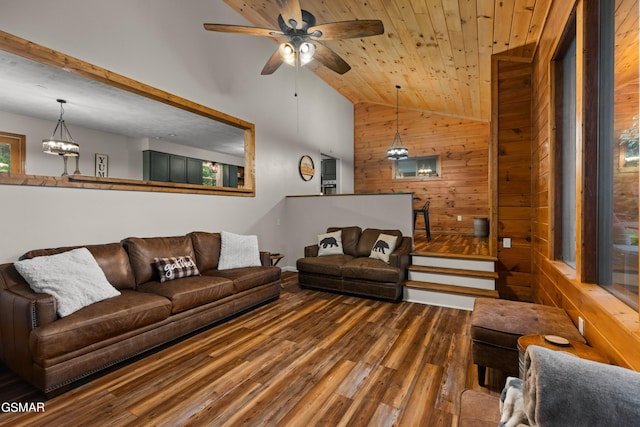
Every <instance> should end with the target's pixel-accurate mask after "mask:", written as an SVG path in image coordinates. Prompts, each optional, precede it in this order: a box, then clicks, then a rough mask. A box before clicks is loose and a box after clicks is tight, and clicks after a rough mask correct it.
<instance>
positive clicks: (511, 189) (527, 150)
mask: <svg viewBox="0 0 640 427" xmlns="http://www.w3.org/2000/svg"><path fill="white" fill-rule="evenodd" d="M492 67H493V72H492V74H493V85H492V90H493V91H494V95H493V99H494V100H496V102H495V105H494V106H493V108H494V111H493V113H492V115H493V119H492V120H493V124H492V138H493V139H494V141H492V144H496V145H497V147H494V146H492V149H493V150H495V151H496V152H495V154H494V158H495V159H496V162H497V164H496V165H494V166H492V167H495V168H496V178H495V180H496V181H497V188H498V192H497V195H496V196H494V197H493V203H495V204H496V206H497V209H496V211H497V218H494V221H495V222H496V223H497V227H496V228H497V229H496V230H495V233H493V234H492V237H494V236H495V237H497V243H498V245H497V249H498V273H499V275H500V278H499V279H498V282H497V288H498V292H499V293H500V297H501V298H508V299H515V300H520V301H532V291H531V218H532V210H531V206H532V204H531V64H530V63H529V61H524V60H520V61H518V59H517V58H512V57H506V58H504V59H500V58H496V57H494V59H493V63H492ZM505 237H508V238H510V239H511V248H504V246H503V244H502V242H503V239H504V238H505Z"/></svg>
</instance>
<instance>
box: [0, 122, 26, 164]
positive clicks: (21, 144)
mask: <svg viewBox="0 0 640 427" xmlns="http://www.w3.org/2000/svg"><path fill="white" fill-rule="evenodd" d="M25 141H26V138H25V136H24V135H17V134H14V133H6V132H0V172H10V173H24V157H25Z"/></svg>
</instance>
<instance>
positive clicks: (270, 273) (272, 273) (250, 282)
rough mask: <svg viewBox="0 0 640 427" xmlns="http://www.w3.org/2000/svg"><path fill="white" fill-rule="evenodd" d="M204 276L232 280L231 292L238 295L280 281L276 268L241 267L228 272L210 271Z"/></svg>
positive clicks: (280, 272)
mask: <svg viewBox="0 0 640 427" xmlns="http://www.w3.org/2000/svg"><path fill="white" fill-rule="evenodd" d="M206 274H207V275H211V276H218V277H224V278H227V279H229V280H233V290H234V292H236V293H238V292H242V291H246V290H247V289H251V288H255V287H257V286H261V285H264V284H267V283H272V282H276V281H278V280H280V275H281V274H282V270H280V268H278V267H243V268H233V269H230V270H210V271H208V272H206Z"/></svg>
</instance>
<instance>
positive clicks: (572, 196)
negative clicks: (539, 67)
mask: <svg viewBox="0 0 640 427" xmlns="http://www.w3.org/2000/svg"><path fill="white" fill-rule="evenodd" d="M575 34H576V32H575V21H572V22H571V23H570V25H569V26H568V28H567V31H566V32H565V37H564V38H563V39H562V41H561V44H560V46H559V48H558V52H557V53H556V56H555V58H554V65H553V67H554V92H555V93H554V111H555V127H556V130H555V134H554V139H555V145H556V149H555V153H556V154H555V156H556V158H555V163H556V168H555V169H556V171H557V173H556V177H555V178H556V181H555V182H556V183H555V204H556V209H555V216H556V217H555V224H556V230H557V232H556V236H555V258H556V259H560V260H562V261H563V262H564V263H565V264H567V265H569V266H570V267H572V268H574V269H575V268H576V37H575Z"/></svg>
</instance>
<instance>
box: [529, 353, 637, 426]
mask: <svg viewBox="0 0 640 427" xmlns="http://www.w3.org/2000/svg"><path fill="white" fill-rule="evenodd" d="M523 394H524V402H525V411H526V414H527V417H528V419H529V423H530V425H532V426H543V427H546V426H563V427H566V426H580V427H586V426H597V427H601V426H638V425H640V373H638V372H635V371H631V370H628V369H624V368H621V367H618V366H612V365H606V364H602V363H597V362H592V361H589V360H585V359H579V358H577V357H574V356H572V355H569V354H567V353H564V352H561V351H552V350H548V349H545V348H542V347H538V346H530V347H528V348H527V352H526V354H525V372H524V389H523Z"/></svg>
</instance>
